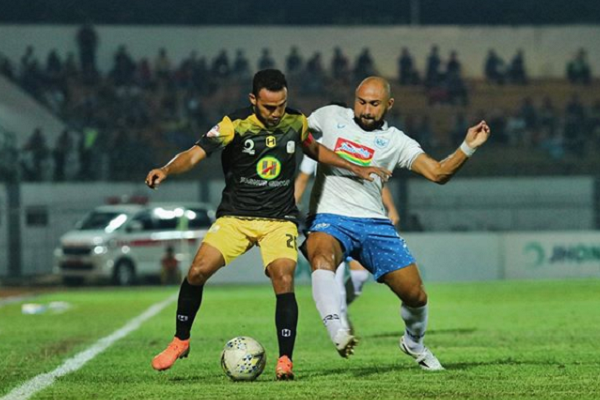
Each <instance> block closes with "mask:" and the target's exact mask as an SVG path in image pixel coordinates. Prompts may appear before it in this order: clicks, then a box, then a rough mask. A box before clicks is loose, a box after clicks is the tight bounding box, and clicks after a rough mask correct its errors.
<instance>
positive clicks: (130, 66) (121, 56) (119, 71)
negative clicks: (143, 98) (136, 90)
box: [110, 45, 135, 86]
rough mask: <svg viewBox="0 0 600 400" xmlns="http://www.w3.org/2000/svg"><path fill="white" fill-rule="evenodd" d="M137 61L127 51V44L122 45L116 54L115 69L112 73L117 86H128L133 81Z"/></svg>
mask: <svg viewBox="0 0 600 400" xmlns="http://www.w3.org/2000/svg"><path fill="white" fill-rule="evenodd" d="M134 73H135V63H134V62H133V59H132V58H131V56H130V55H129V53H128V52H127V47H125V45H120V46H119V48H118V49H117V52H116V53H115V56H114V64H113V69H112V71H111V73H110V75H111V77H112V79H113V81H114V84H115V86H128V85H131V83H132V82H133V75H134Z"/></svg>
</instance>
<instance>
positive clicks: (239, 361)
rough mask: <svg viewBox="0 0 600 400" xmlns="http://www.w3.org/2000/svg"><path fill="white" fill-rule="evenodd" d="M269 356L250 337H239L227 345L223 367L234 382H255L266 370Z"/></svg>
mask: <svg viewBox="0 0 600 400" xmlns="http://www.w3.org/2000/svg"><path fill="white" fill-rule="evenodd" d="M266 363H267V354H266V353H265V349H264V347H262V345H261V344H260V343H258V342H257V341H256V340H254V339H252V338H251V337H248V336H238V337H235V338H233V339H231V340H230V341H228V342H227V343H226V344H225V348H224V349H223V353H222V354H221V367H222V368H223V371H224V372H225V374H227V376H228V377H230V378H231V379H233V380H234V381H253V380H255V379H256V378H258V376H259V375H260V374H262V372H263V371H264V369H265V364H266Z"/></svg>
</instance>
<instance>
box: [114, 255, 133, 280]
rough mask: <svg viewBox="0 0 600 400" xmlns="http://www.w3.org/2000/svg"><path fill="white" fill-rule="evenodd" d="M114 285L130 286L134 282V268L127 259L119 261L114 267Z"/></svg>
mask: <svg viewBox="0 0 600 400" xmlns="http://www.w3.org/2000/svg"><path fill="white" fill-rule="evenodd" d="M113 282H114V283H115V285H119V286H130V285H133V284H134V282H135V268H134V266H133V263H132V262H131V261H129V260H123V261H120V262H119V263H118V264H117V266H116V268H115V274H114V277H113Z"/></svg>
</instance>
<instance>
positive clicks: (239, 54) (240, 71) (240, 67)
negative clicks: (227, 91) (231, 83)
mask: <svg viewBox="0 0 600 400" xmlns="http://www.w3.org/2000/svg"><path fill="white" fill-rule="evenodd" d="M233 75H234V76H235V77H236V78H238V79H239V80H248V79H250V77H251V76H252V73H251V72H250V63H249V62H248V59H247V58H246V55H245V54H244V50H242V49H238V50H237V51H236V53H235V59H234V60H233Z"/></svg>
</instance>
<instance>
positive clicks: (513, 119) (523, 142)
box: [506, 109, 530, 147]
mask: <svg viewBox="0 0 600 400" xmlns="http://www.w3.org/2000/svg"><path fill="white" fill-rule="evenodd" d="M506 136H507V138H508V144H509V145H511V146H515V147H516V146H528V145H529V144H530V142H529V137H530V135H529V131H528V130H527V129H526V128H525V118H524V117H523V112H522V109H521V110H518V109H517V110H514V111H513V113H512V115H511V116H510V117H508V120H507V121H506Z"/></svg>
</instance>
